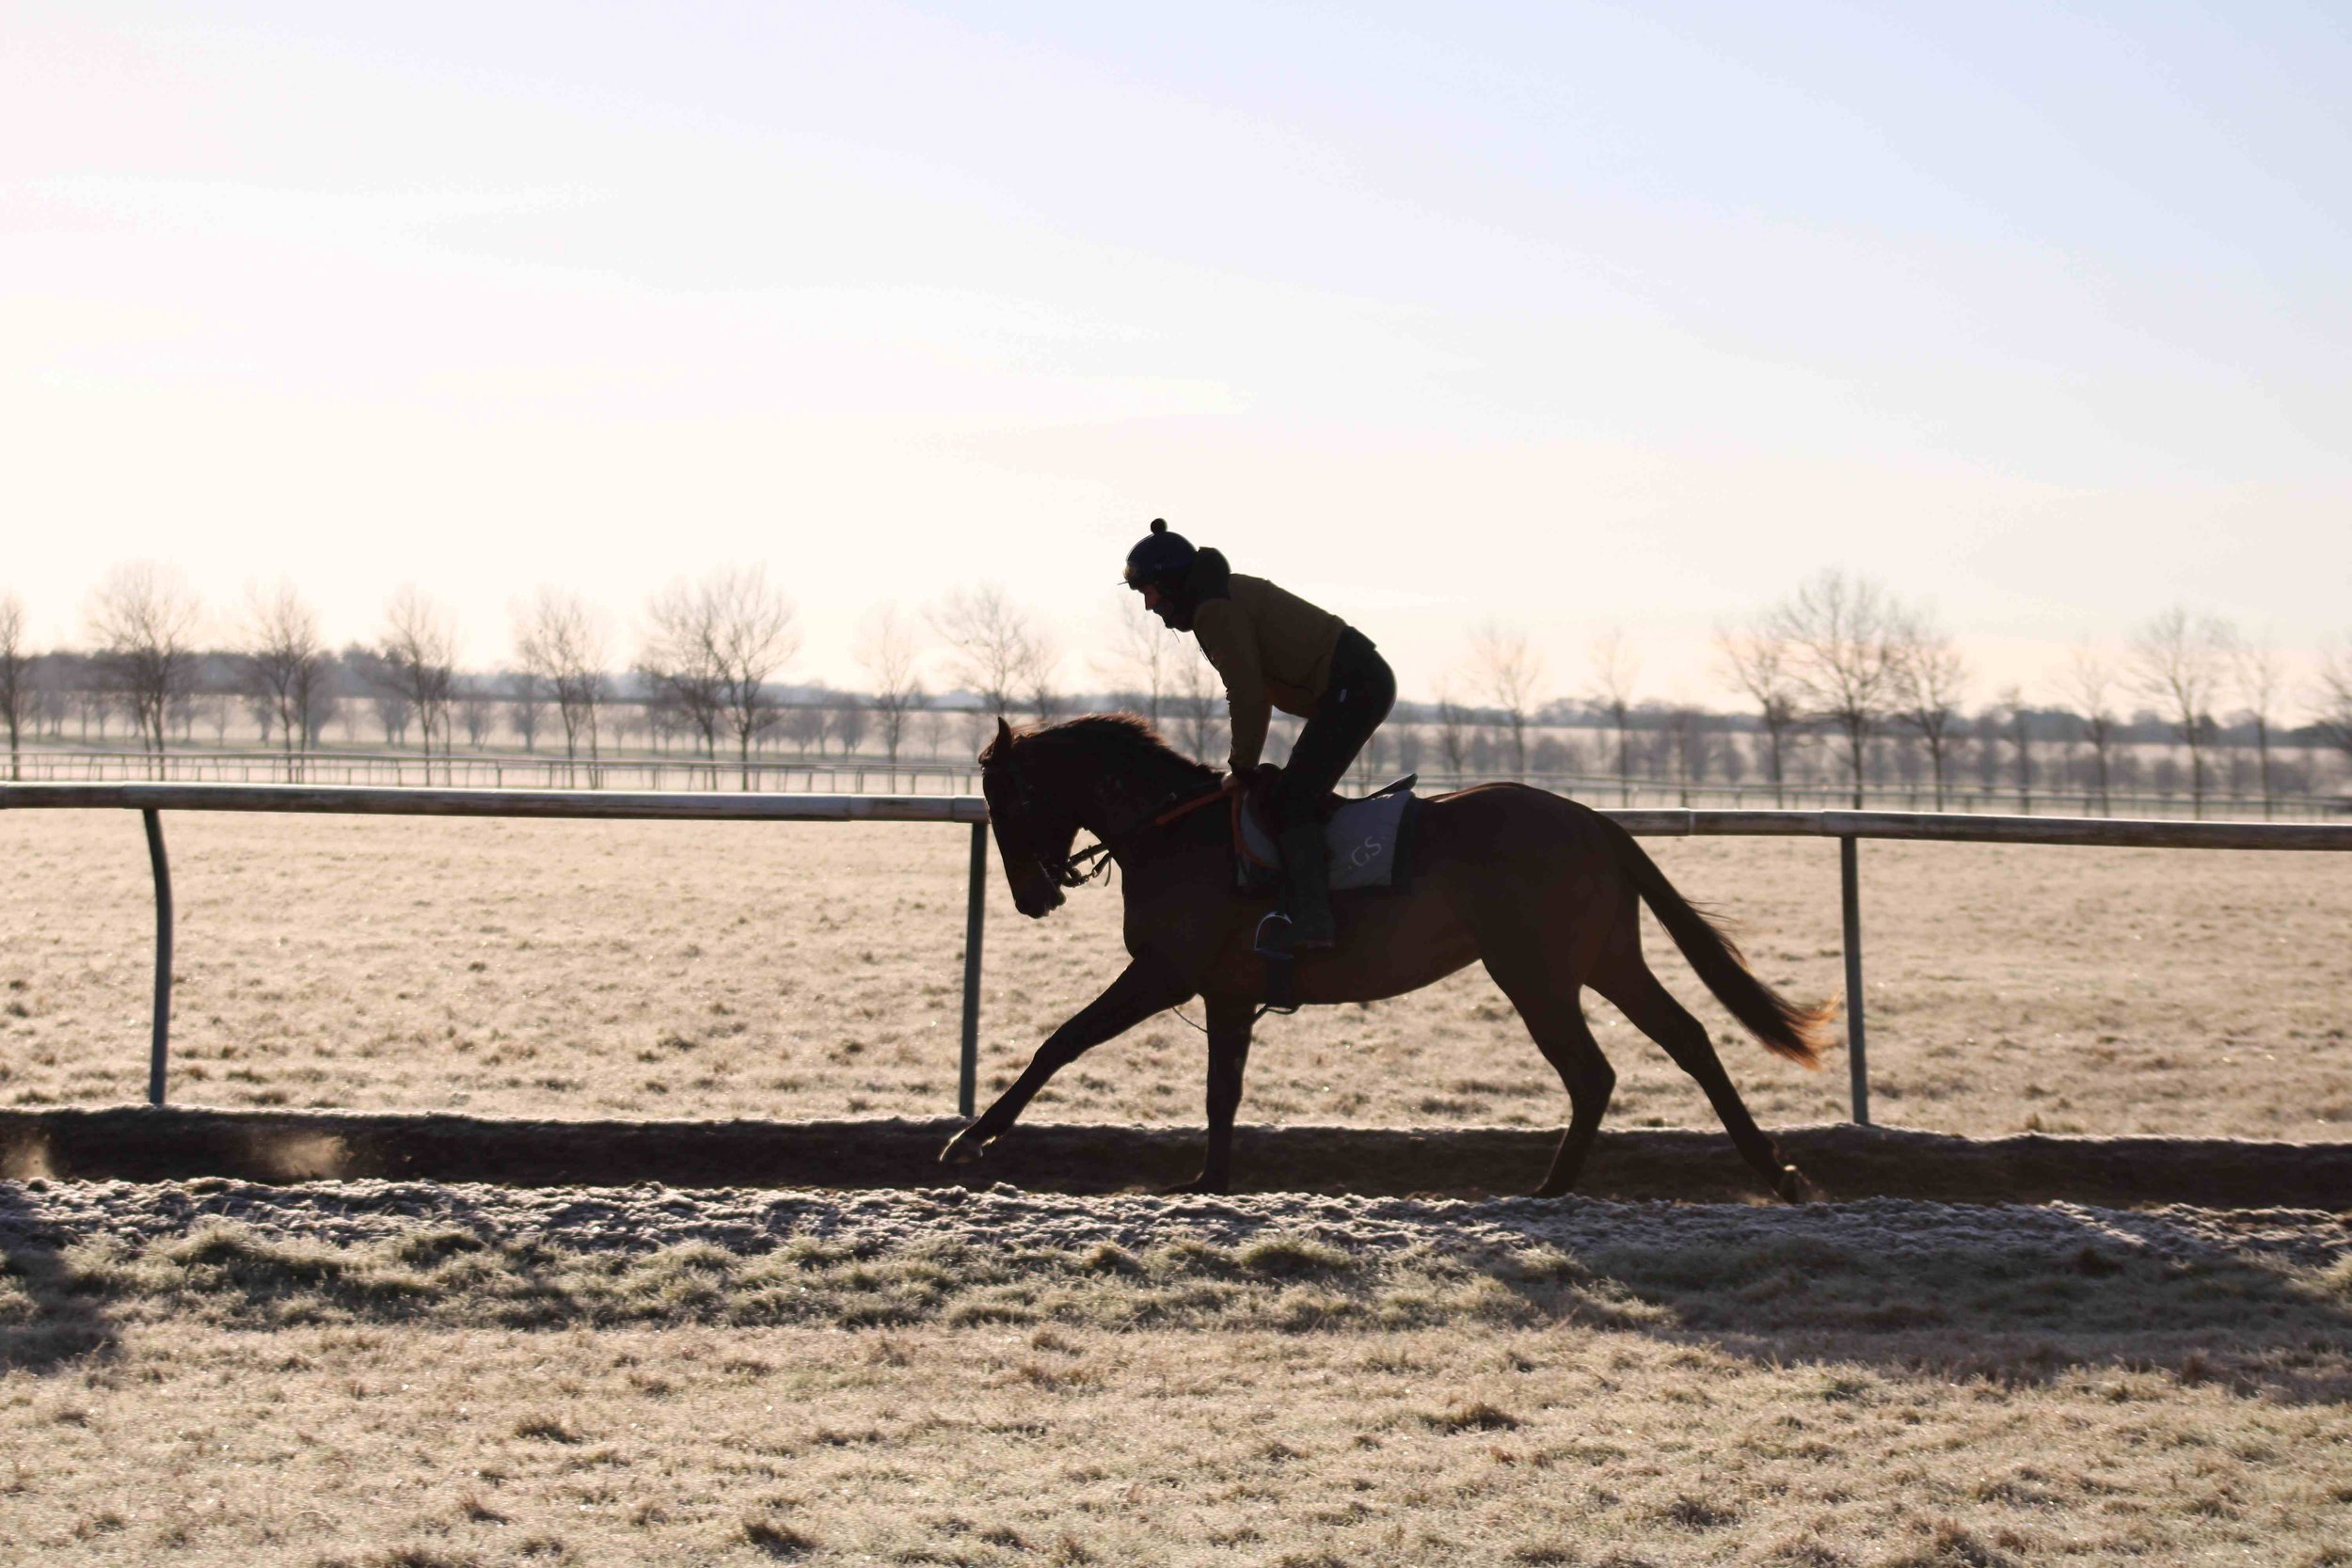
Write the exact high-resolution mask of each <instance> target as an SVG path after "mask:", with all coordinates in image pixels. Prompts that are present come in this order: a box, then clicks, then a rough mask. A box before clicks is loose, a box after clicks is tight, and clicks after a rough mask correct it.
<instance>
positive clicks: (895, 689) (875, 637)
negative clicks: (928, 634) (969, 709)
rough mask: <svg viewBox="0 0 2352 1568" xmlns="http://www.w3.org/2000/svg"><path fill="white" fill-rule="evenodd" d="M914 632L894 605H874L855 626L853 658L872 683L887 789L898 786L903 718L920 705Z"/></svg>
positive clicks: (905, 729)
mask: <svg viewBox="0 0 2352 1568" xmlns="http://www.w3.org/2000/svg"><path fill="white" fill-rule="evenodd" d="M914 655H915V649H914V630H913V628H912V627H910V626H908V625H907V623H906V619H905V617H904V616H902V615H900V614H899V613H898V606H897V605H895V604H885V605H877V606H875V607H874V608H873V609H872V610H868V611H866V619H865V620H864V621H863V622H861V623H860V624H859V626H858V633H857V648H856V657H857V661H858V663H859V664H860V665H861V666H863V667H864V669H865V671H866V674H867V675H868V676H869V677H871V679H872V681H873V683H874V694H873V710H874V720H875V722H876V724H877V725H878V727H879V728H880V730H881V734H882V750H883V752H885V753H887V754H888V756H889V758H890V769H891V772H890V787H891V789H892V790H893V791H894V792H895V791H896V790H897V789H898V748H899V746H900V745H902V744H903V743H904V742H905V740H906V732H907V719H908V716H909V715H911V714H912V713H914V711H915V710H916V709H917V708H919V707H921V706H922V705H923V683H922V681H921V680H920V679H919V678H917V676H916V674H915V673H914Z"/></svg>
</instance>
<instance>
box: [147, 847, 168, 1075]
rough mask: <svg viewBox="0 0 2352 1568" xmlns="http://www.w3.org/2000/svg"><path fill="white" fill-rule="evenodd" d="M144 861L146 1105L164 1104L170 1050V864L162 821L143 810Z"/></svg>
mask: <svg viewBox="0 0 2352 1568" xmlns="http://www.w3.org/2000/svg"><path fill="white" fill-rule="evenodd" d="M139 816H142V817H144V818H145V819H146V822H147V860H148V863H149V864H150V865H151V866H153V867H154V870H155V1031H154V1037H153V1038H152V1039H151V1041H150V1042H149V1045H148V1050H147V1102H148V1103H149V1104H150V1105H161V1104H162V1103H163V1102H164V1077H165V1069H166V1065H167V1060H168V1056H169V1053H170V1050H171V863H170V862H168V861H167V860H166V859H165V858H164V819H163V818H162V817H161V816H158V815H157V814H156V813H155V812H154V811H152V810H143V811H141V812H140V813H139Z"/></svg>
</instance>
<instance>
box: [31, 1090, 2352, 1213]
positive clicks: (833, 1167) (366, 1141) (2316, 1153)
mask: <svg viewBox="0 0 2352 1568" xmlns="http://www.w3.org/2000/svg"><path fill="white" fill-rule="evenodd" d="M959 1125H961V1124H960V1123H959V1122H957V1121H955V1120H952V1119H947V1118H941V1119H936V1120H902V1119H873V1120H851V1121H789V1122H785V1121H764V1122H763V1121H725V1122H700V1121H669V1122H660V1121H655V1122H637V1121H628V1122H622V1121H516V1120H502V1119H489V1118H478V1117H453V1116H385V1115H374V1116H369V1115H355V1114H348V1113H320V1112H304V1113H288V1112H274V1111H273V1112H239V1111H214V1110H149V1109H143V1108H123V1109H109V1110H40V1111H26V1110H10V1111H0V1178H6V1177H13V1178H18V1179H23V1178H27V1177H35V1176H46V1177H53V1178H58V1179H63V1180H110V1179H115V1180H139V1181H161V1180H184V1179H188V1178H193V1177H199V1176H222V1177H230V1178H236V1179H240V1180H259V1181H302V1180H319V1179H334V1178H354V1179H397V1180H431V1181H474V1182H490V1183H499V1184H504V1185H511V1186H524V1187H550V1186H567V1185H576V1184H583V1183H584V1184H594V1185H600V1186H624V1185H628V1184H631V1183H635V1182H648V1181H650V1182H660V1183H663V1184H665V1185H669V1186H674V1187H740V1186H759V1187H818V1188H924V1187H941V1186H953V1185H981V1186H985V1185H989V1184H992V1183H995V1182H1009V1183H1010V1184H1012V1185H1014V1186H1017V1187H1022V1188H1026V1189H1030V1190H1034V1191H1046V1192H1063V1193H1073V1194H1091V1193H1107V1192H1119V1191H1132V1190H1136V1189H1138V1188H1151V1187H1164V1186H1168V1185H1170V1184H1172V1183H1174V1182H1177V1181H1180V1180H1184V1178H1186V1177H1187V1176H1189V1175H1190V1174H1191V1173H1192V1172H1193V1171H1194V1170H1195V1169H1196V1168H1198V1162H1199V1159H1200V1135H1199V1134H1198V1133H1196V1132H1186V1131H1178V1130H1169V1129H1159V1128H1138V1127H1104V1126H1085V1125H1073V1124H1068V1123H1062V1124H1056V1123H1040V1124H1036V1125H1030V1126H1024V1127H1021V1128H1019V1129H1016V1130H1015V1131H1014V1132H1012V1133H1011V1134H1010V1135H1009V1136H1008V1137H1007V1138H1006V1139H1005V1140H1004V1141H1003V1142H1002V1143H1001V1144H999V1145H998V1146H997V1147H996V1148H995V1149H993V1151H992V1152H991V1154H990V1156H989V1158H988V1159H987V1160H986V1161H984V1162H982V1163H981V1164H978V1165H977V1166H972V1167H968V1168H963V1169H956V1170H950V1169H947V1168H946V1167H943V1166H941V1165H940V1164H938V1163H937V1156H938V1152H939V1148H940V1146H941V1145H942V1144H943V1143H944V1142H945V1141H946V1138H947V1136H948V1134H949V1133H950V1132H953V1131H954V1129H955V1128H956V1127H957V1126H959ZM1555 1137H1556V1134H1555V1133H1552V1132H1538V1131H1533V1130H1519V1129H1499V1128H1484V1129H1482V1128H1472V1129H1460V1128H1454V1129H1435V1130H1412V1129H1388V1128H1362V1127H1249V1128H1244V1129H1243V1130H1242V1135H1241V1143H1240V1152H1239V1167H1240V1169H1239V1180H1240V1185H1241V1186H1242V1187H1243V1188H1244V1189H1246V1190H1253V1191H1264V1192H1277V1191H1289V1192H1312V1193H1338V1192H1347V1193H1357V1194H1364V1195H1370V1196H1383V1195H1405V1194H1423V1195H1434V1196H1459V1197H1482V1196H1491V1195H1497V1194H1508V1193H1513V1192H1518V1191H1523V1190H1525V1189H1526V1188H1528V1187H1530V1186H1532V1185H1533V1184H1534V1181H1535V1180H1536V1179H1537V1178H1538V1177H1539V1176H1540V1175H1541V1174H1542V1172H1543V1169H1544V1164H1545V1161H1546V1160H1547V1158H1548V1157H1549V1153H1550V1149H1551V1146H1552V1143H1553V1141H1554V1139H1555ZM1780 1137H1781V1142H1782V1148H1784V1150H1785V1151H1786V1152H1787V1153H1788V1155H1789V1157H1790V1158H1792V1159H1794V1160H1796V1161H1797V1162H1798V1163H1799V1164H1802V1165H1803V1166H1804V1168H1805V1170H1806V1171H1807V1172H1808V1173H1809V1174H1810V1175H1812V1176H1813V1177H1814V1179H1815V1180H1817V1181H1819V1182H1820V1184H1821V1185H1822V1186H1823V1187H1824V1188H1825V1189H1826V1190H1827V1191H1828V1193H1829V1195H1830V1196H1833V1197H1854V1198H1860V1197H1907V1198H1926V1199H1933V1200H1939V1201H1958V1202H1969V1203H2004V1202H2006V1203H2036V1202H2044V1201H2049V1200H2053V1199H2068V1200H2072V1201H2075V1202H2084V1203H2101V1204H2108V1205H2122V1206H2129V1205H2137V1204H2159V1203H2182V1204H2194V1205H2199V1206H2201V1207H2209V1208H2236V1207H2267V1206H2273V1205H2295V1206H2304V1207H2311V1208H2319V1209H2330V1210H2332V1209H2338V1208H2342V1207H2344V1206H2345V1205H2347V1204H2352V1144H2341V1143H2326V1144H2320V1143H2264V1142H2249V1141H2243V1140H2233V1139H2202V1138H2145V1137H2139V1138H2093V1137H2058V1136H2045V1135H2042V1134H2029V1135H2025V1136H2019V1137H2010V1138H1994V1139H1981V1140H1979V1139H1966V1138H1955V1137H1947V1136H1944V1135H1941V1134H1937V1133H1929V1132H1903V1131H1898V1130H1892V1129H1881V1128H1861V1127H1852V1126H1845V1125H1838V1126H1827V1127H1803V1128H1794V1129H1789V1130H1786V1131H1784V1132H1781V1134H1780ZM1584 1191H1585V1192H1586V1194H1587V1195H1588V1196H1597V1197H1610V1198H1621V1199H1656V1198H1666V1199H1680V1200H1685V1201H1693V1202H1722V1201H1741V1200H1746V1199H1753V1198H1757V1197H1760V1196H1761V1195H1760V1194H1759V1193H1758V1191H1757V1190H1756V1183H1755V1181H1754V1180H1753V1178H1752V1177H1751V1175H1750V1173H1749V1172H1748V1170H1747V1169H1746V1167H1745V1166H1744V1165H1742V1164H1740V1161H1739V1159H1738V1157H1737V1156H1736V1155H1734V1154H1733V1152H1732V1150H1731V1147H1730V1145H1729V1143H1728V1141H1727V1140H1725V1139H1724V1137H1723V1136H1722V1135H1721V1134H1720V1133H1716V1132H1673V1131H1629V1132H1604V1133H1602V1134H1601V1138H1600V1143H1599V1145H1598V1147H1597V1149H1596V1151H1595V1154H1594V1157H1593V1161H1592V1164H1591V1165H1590V1167H1589V1169H1588V1171H1587V1173H1586V1180H1585V1182H1584Z"/></svg>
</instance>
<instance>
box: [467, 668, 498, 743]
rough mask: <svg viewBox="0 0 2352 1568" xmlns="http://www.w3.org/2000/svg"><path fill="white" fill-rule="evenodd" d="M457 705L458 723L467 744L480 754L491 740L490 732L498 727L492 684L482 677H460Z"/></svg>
mask: <svg viewBox="0 0 2352 1568" xmlns="http://www.w3.org/2000/svg"><path fill="white" fill-rule="evenodd" d="M457 722H458V725H459V727H460V728H462V729H463V730H464V731H465V732H466V744H467V745H469V746H470V747H472V748H473V749H474V750H475V751H477V752H479V751H480V750H482V747H483V743H484V742H485V741H486V740H488V739H489V738H490V732H491V731H492V730H494V729H496V728H497V727H498V715H497V713H496V712H495V711H494V710H493V708H492V699H491V692H490V683H489V682H488V681H486V680H485V679H484V678H483V677H482V676H480V675H460V676H458V677H457Z"/></svg>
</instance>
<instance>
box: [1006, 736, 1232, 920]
mask: <svg viewBox="0 0 2352 1568" xmlns="http://www.w3.org/2000/svg"><path fill="white" fill-rule="evenodd" d="M1005 772H1006V774H1007V776H1008V777H1009V779H1010V781H1011V784H1012V795H1013V804H1014V806H1015V807H1016V809H1018V810H1019V812H1020V814H1021V829H1022V831H1021V832H1020V834H1019V835H1018V836H1019V837H1021V838H1022V839H1024V840H1026V839H1027V837H1028V833H1029V829H1030V825H1031V824H1032V823H1034V822H1035V821H1036V820H1037V816H1038V809H1037V797H1036V795H1035V794H1034V793H1033V792H1032V791H1031V790H1030V788H1029V777H1028V775H1027V774H1026V773H1025V772H1024V771H1023V770H1022V768H1021V760H1020V753H1019V752H1016V751H1014V750H1013V749H1012V748H1011V747H1007V748H1006V749H1005ZM1122 793H1123V792H1122ZM1222 793H1223V791H1222V790H1220V789H1217V788H1215V787H1212V788H1210V789H1207V790H1203V791H1200V792H1199V793H1197V794H1194V795H1189V796H1178V797H1173V798H1171V799H1170V800H1163V801H1162V802H1161V803H1160V804H1159V805H1158V806H1154V807H1152V808H1150V809H1148V810H1146V811H1145V812H1144V814H1143V816H1142V818H1141V819H1140V820H1138V821H1136V822H1133V823H1130V824H1129V825H1128V826H1126V827H1124V828H1121V829H1120V830H1118V831H1117V832H1111V831H1109V830H1107V829H1106V830H1105V831H1104V832H1100V833H1098V834H1096V835H1095V836H1096V839H1097V842H1096V843H1093V844H1089V845H1088V846H1087V847H1085V848H1083V849H1080V850H1077V851H1075V852H1074V853H1072V854H1068V855H1062V856H1058V857H1057V856H1054V855H1049V854H1046V853H1044V852H1042V851H1041V850H1040V849H1039V848H1038V847H1037V846H1036V845H1035V844H1033V843H1028V842H1024V843H1023V844H1021V845H1020V847H1019V849H1020V853H1021V854H1022V856H1023V857H1024V858H1025V859H1026V860H1029V861H1030V862H1032V863H1035V864H1036V866H1037V868H1038V870H1040V871H1041V872H1043V873H1044V875H1045V878H1046V879H1047V880H1048V881H1051V882H1053V883H1054V884H1056V885H1057V886H1059V887H1068V888H1074V887H1083V886H1085V885H1086V884H1087V883H1088V882H1089V881H1092V880H1094V879H1097V878H1100V877H1107V876H1108V875H1110V869H1111V855H1112V851H1113V848H1114V847H1115V846H1116V845H1118V844H1119V843H1120V841H1122V840H1127V839H1132V838H1134V837H1135V835H1136V834H1137V833H1140V832H1148V831H1149V830H1151V829H1153V828H1164V827H1166V826H1168V824H1169V823H1171V822H1173V821H1175V820H1176V819H1177V818H1179V817H1181V816H1189V815H1191V814H1192V813H1193V812H1194V811H1196V810H1198V809H1199V808H1200V807H1201V806H1205V805H1207V804H1209V803H1210V802H1211V801H1213V800H1216V799H1217V798H1218V797H1219V796H1220V795H1221V794H1222ZM1072 836H1073V838H1074V837H1075V836H1076V835H1075V832H1074V831H1073V835H1072Z"/></svg>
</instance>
